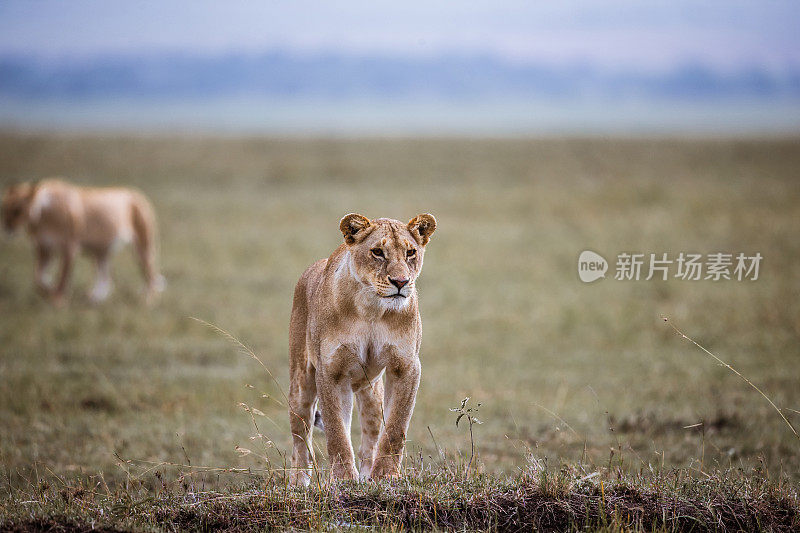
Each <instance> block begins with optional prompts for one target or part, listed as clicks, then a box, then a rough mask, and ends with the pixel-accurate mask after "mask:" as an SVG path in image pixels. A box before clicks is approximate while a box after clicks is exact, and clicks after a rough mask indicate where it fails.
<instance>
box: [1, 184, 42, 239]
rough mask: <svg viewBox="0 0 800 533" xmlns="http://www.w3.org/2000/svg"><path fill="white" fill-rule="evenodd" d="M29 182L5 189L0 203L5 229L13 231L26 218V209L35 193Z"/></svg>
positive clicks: (28, 207)
mask: <svg viewBox="0 0 800 533" xmlns="http://www.w3.org/2000/svg"><path fill="white" fill-rule="evenodd" d="M35 192H36V191H35V187H34V186H33V185H31V184H30V183H18V184H17V185H12V186H11V187H9V188H8V189H6V191H5V193H3V201H2V204H0V216H2V219H3V227H4V228H5V229H6V231H8V232H9V233H10V232H13V231H15V230H16V229H17V228H18V227H20V226H21V225H22V224H24V223H25V222H26V221H27V219H28V210H29V209H30V205H31V201H32V200H33V195H34V193H35Z"/></svg>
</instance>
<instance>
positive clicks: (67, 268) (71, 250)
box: [52, 243, 78, 305]
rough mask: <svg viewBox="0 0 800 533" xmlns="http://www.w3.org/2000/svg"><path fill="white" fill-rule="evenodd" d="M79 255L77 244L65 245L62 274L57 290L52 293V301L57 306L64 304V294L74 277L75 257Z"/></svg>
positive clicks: (62, 256) (59, 277)
mask: <svg viewBox="0 0 800 533" xmlns="http://www.w3.org/2000/svg"><path fill="white" fill-rule="evenodd" d="M77 254H78V244H77V243H68V244H66V245H64V248H63V250H62V252H61V272H60V273H59V276H58V282H57V283H56V287H55V290H54V291H53V292H52V299H53V303H54V304H55V305H62V304H63V303H64V293H65V292H66V290H67V285H68V284H69V277H70V275H72V265H73V263H74V262H75V256H76V255H77Z"/></svg>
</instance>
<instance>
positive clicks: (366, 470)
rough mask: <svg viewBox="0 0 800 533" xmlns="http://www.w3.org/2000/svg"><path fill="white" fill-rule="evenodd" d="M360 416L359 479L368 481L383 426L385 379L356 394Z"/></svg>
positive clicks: (380, 379)
mask: <svg viewBox="0 0 800 533" xmlns="http://www.w3.org/2000/svg"><path fill="white" fill-rule="evenodd" d="M356 402H357V404H358V416H359V418H360V419H361V446H359V449H358V459H359V469H358V473H359V477H360V478H361V479H366V478H368V477H369V475H370V473H371V472H372V463H373V461H374V460H375V449H376V448H377V446H378V437H379V436H380V433H381V426H382V425H383V378H378V379H377V380H376V381H375V383H374V384H372V385H371V386H369V387H364V388H363V389H361V390H360V391H358V392H357V393H356Z"/></svg>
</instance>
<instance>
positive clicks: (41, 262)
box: [34, 244, 53, 296]
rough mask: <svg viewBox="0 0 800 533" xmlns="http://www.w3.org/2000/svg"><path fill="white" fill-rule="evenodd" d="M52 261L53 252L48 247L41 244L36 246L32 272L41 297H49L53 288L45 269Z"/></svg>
mask: <svg viewBox="0 0 800 533" xmlns="http://www.w3.org/2000/svg"><path fill="white" fill-rule="evenodd" d="M52 259H53V250H52V249H50V248H49V247H48V246H44V245H42V244H40V245H38V246H36V267H35V271H34V280H35V283H36V288H37V289H38V290H39V293H41V294H42V296H49V295H50V293H51V292H52V290H53V288H52V286H51V284H52V280H50V279H49V278H48V272H47V267H48V266H50V262H51V260H52Z"/></svg>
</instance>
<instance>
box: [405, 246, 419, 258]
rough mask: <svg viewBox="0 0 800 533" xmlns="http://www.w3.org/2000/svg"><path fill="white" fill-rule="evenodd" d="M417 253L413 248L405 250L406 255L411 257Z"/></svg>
mask: <svg viewBox="0 0 800 533" xmlns="http://www.w3.org/2000/svg"><path fill="white" fill-rule="evenodd" d="M415 255H417V251H416V250H415V249H413V248H412V249H410V250H408V251H407V252H406V257H408V258H411V257H414V256H415Z"/></svg>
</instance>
